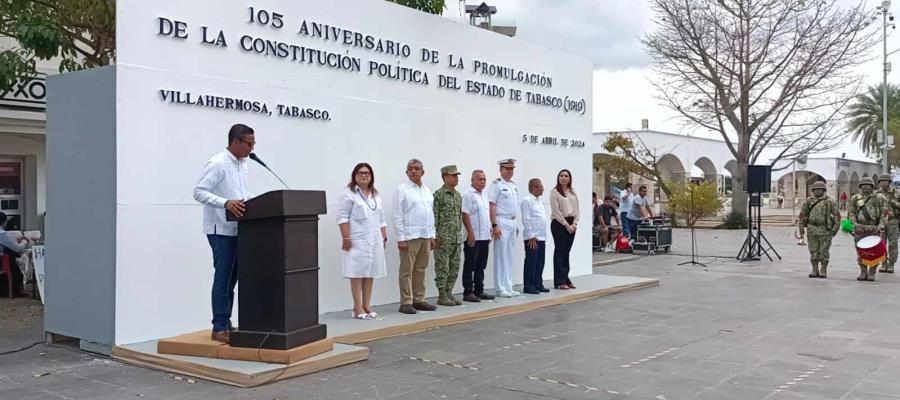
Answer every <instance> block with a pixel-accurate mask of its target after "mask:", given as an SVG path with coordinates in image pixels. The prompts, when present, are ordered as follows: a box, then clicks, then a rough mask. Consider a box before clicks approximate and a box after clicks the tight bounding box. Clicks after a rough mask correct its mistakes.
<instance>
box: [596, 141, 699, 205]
mask: <svg viewBox="0 0 900 400" xmlns="http://www.w3.org/2000/svg"><path fill="white" fill-rule="evenodd" d="M603 149H604V150H606V151H607V152H608V153H609V155H608V156H606V157H602V156H601V157H597V156H595V157H594V169H598V167H599V168H603V169H606V170H615V171H623V172H627V173H634V174H637V175H639V176H641V177H644V178H646V179H650V180H652V181H654V182H656V184H657V185H658V186H659V189H660V190H662V192H663V193H665V194H666V197H669V196H671V195H672V189H671V188H670V185H672V182H673V181H677V180H679V179H680V180H681V181H683V180H684V177H678V178H676V179H673V177H667V176H664V175H663V172H662V170H661V169H660V165H659V164H660V161H661V160H662V157H663V156H664V155H666V154H669V153H671V152H672V150H674V148H671V149H668V151H661V150H660V149H656V148H651V147H650V146H648V145H647V144H646V143H644V141H643V140H641V138H640V137H638V136H637V135H635V134H628V133H621V132H610V134H609V136H607V138H606V141H605V142H603Z"/></svg>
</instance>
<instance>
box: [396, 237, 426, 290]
mask: <svg viewBox="0 0 900 400" xmlns="http://www.w3.org/2000/svg"><path fill="white" fill-rule="evenodd" d="M430 244H431V239H412V240H407V241H406V248H405V249H400V304H413V303H414V302H415V303H422V302H424V301H425V269H426V268H428V250H429V249H428V247H429V245H430Z"/></svg>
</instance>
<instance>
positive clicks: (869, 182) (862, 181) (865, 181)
mask: <svg viewBox="0 0 900 400" xmlns="http://www.w3.org/2000/svg"><path fill="white" fill-rule="evenodd" d="M865 185H869V186H875V181H873V180H872V178H869V177H868V176H867V177H865V178H862V179H860V180H859V187H863V186H865Z"/></svg>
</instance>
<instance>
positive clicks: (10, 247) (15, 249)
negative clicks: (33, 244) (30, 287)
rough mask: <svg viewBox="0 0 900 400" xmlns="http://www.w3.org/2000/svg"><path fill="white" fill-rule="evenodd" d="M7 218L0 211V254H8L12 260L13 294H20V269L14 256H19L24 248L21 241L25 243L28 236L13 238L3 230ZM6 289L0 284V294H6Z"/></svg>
mask: <svg viewBox="0 0 900 400" xmlns="http://www.w3.org/2000/svg"><path fill="white" fill-rule="evenodd" d="M7 219H8V217H7V216H6V214H4V213H2V212H0V255H3V254H7V255H9V258H10V261H12V265H10V267H11V268H12V273H13V295H14V296H22V286H23V285H22V271H21V270H20V269H19V266H18V263H17V262H16V258H18V257H19V256H21V254H22V251H24V250H25V245H23V244H22V242H25V244H27V243H28V238H26V237H24V236H22V237H19V238H17V239H15V240H13V239H12V236H10V235H9V234H8V233H7V232H6V230H5V229H6V221H7ZM7 290H8V289H7V286H6V285H5V284H4V285H0V296H8V295H9V293H6V292H7Z"/></svg>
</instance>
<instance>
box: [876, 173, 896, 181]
mask: <svg viewBox="0 0 900 400" xmlns="http://www.w3.org/2000/svg"><path fill="white" fill-rule="evenodd" d="M883 181H888V182H891V181H893V179H892V178H891V174H881V175H878V182H883Z"/></svg>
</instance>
